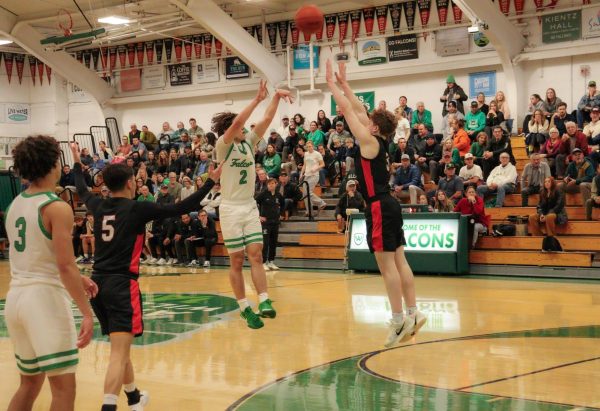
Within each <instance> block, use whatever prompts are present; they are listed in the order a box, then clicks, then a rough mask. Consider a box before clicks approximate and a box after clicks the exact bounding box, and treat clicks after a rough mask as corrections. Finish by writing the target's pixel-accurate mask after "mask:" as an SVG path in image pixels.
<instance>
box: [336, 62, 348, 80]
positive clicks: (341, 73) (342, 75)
mask: <svg viewBox="0 0 600 411" xmlns="http://www.w3.org/2000/svg"><path fill="white" fill-rule="evenodd" d="M335 78H336V79H337V81H338V83H340V84H345V83H347V79H346V63H344V62H343V61H340V62H339V63H338V72H337V73H335Z"/></svg>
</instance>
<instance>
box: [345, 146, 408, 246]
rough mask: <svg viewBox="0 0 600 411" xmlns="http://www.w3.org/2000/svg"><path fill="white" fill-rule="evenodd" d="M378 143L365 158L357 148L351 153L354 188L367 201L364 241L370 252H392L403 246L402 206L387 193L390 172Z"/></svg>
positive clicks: (385, 156) (384, 148) (404, 243)
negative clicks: (375, 148) (354, 176)
mask: <svg viewBox="0 0 600 411" xmlns="http://www.w3.org/2000/svg"><path fill="white" fill-rule="evenodd" d="M375 138H376V139H377V142H378V143H379V152H378V153H377V156H376V157H375V158H374V159H372V160H368V159H366V158H364V157H363V156H362V154H361V150H360V147H358V150H357V152H356V154H355V155H354V164H355V167H356V176H357V178H358V183H359V185H358V189H359V191H360V193H361V194H362V195H363V197H364V198H365V200H366V202H367V208H366V209H365V217H366V220H367V243H368V244H369V250H371V252H376V251H390V252H395V251H396V249H397V248H398V247H400V246H403V245H406V240H405V239H404V230H403V229H402V225H403V221H402V208H401V207H400V204H399V203H398V201H397V200H396V199H394V198H393V197H392V195H391V194H390V184H389V180H390V172H389V167H388V157H387V149H386V147H385V143H384V141H383V139H381V138H379V137H375Z"/></svg>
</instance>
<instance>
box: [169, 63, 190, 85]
mask: <svg viewBox="0 0 600 411" xmlns="http://www.w3.org/2000/svg"><path fill="white" fill-rule="evenodd" d="M168 69H169V81H170V83H171V86H188V85H190V84H192V63H182V64H172V65H170V66H168Z"/></svg>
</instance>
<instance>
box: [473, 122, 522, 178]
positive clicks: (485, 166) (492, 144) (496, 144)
mask: <svg viewBox="0 0 600 411" xmlns="http://www.w3.org/2000/svg"><path fill="white" fill-rule="evenodd" d="M502 153H508V155H509V157H510V162H511V163H513V164H515V157H514V156H513V152H512V147H511V145H510V137H509V136H507V135H505V134H504V133H503V131H502V127H498V126H496V127H494V129H493V130H492V138H491V139H490V141H489V142H488V145H487V147H486V150H485V151H484V152H483V160H482V167H481V169H482V170H483V178H487V177H488V176H489V175H490V172H491V171H492V169H493V168H494V167H496V166H498V164H500V154H502Z"/></svg>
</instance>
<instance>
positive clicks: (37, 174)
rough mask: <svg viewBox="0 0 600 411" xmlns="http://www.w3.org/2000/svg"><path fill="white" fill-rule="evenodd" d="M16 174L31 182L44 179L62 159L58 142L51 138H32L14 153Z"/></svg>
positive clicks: (22, 142)
mask: <svg viewBox="0 0 600 411" xmlns="http://www.w3.org/2000/svg"><path fill="white" fill-rule="evenodd" d="M12 156H13V162H14V169H15V172H16V173H17V174H18V175H19V176H21V177H22V178H24V179H26V180H29V181H32V182H33V181H36V180H39V179H41V178H44V177H46V176H47V175H48V173H50V171H51V170H52V169H53V168H54V167H55V166H56V163H57V162H58V159H59V157H60V146H59V144H58V141H56V140H55V139H54V138H53V137H50V136H41V135H40V136H30V137H27V138H26V139H25V140H23V141H21V142H20V143H19V144H17V145H16V147H15V148H14V149H13V151H12Z"/></svg>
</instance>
